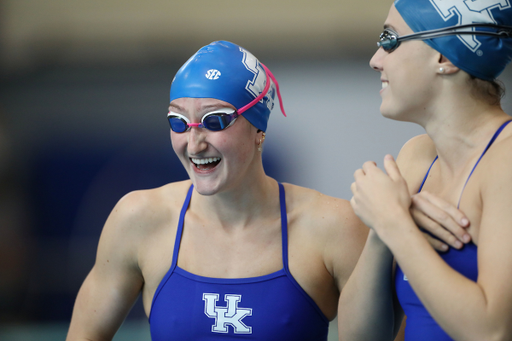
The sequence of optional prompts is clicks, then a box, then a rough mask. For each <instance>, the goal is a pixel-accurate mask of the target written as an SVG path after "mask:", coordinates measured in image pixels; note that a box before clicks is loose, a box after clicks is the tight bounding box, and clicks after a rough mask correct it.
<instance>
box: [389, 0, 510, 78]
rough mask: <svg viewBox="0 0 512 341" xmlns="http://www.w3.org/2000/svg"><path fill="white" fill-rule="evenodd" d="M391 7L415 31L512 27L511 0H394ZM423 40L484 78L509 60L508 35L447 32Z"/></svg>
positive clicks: (495, 71) (496, 73) (498, 69)
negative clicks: (486, 24) (470, 26)
mask: <svg viewBox="0 0 512 341" xmlns="http://www.w3.org/2000/svg"><path fill="white" fill-rule="evenodd" d="M395 7H396V9H397V10H398V12H399V13H400V15H401V16H402V18H403V19H404V20H405V22H406V23H407V25H409V27H410V28H411V29H412V30H413V31H414V32H415V33H417V32H422V31H427V30H433V29H439V28H445V27H450V26H460V25H466V24H474V23H490V24H495V25H506V26H512V7H511V0H395ZM475 30H481V31H484V30H487V31H493V32H496V30H494V29H489V28H480V27H475V28H473V31H475ZM425 43H427V44H428V45H430V47H432V48H434V49H435V50H437V51H438V52H440V53H441V54H443V55H444V56H446V57H447V58H448V59H449V60H450V61H451V62H452V63H453V64H454V65H455V66H457V67H458V68H460V69H462V70H464V71H466V72H467V73H469V74H470V75H473V76H475V77H477V78H481V79H485V80H493V79H496V78H497V77H498V76H499V75H500V74H501V72H502V71H503V70H504V69H505V67H506V66H507V64H508V63H509V62H510V61H511V60H512V39H511V37H510V36H508V37H507V36H503V37H492V36H484V35H449V36H444V37H441V38H434V39H428V40H425Z"/></svg>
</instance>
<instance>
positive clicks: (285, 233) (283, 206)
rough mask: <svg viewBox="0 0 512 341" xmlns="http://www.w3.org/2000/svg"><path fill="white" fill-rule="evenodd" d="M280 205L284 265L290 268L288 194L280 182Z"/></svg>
mask: <svg viewBox="0 0 512 341" xmlns="http://www.w3.org/2000/svg"><path fill="white" fill-rule="evenodd" d="M279 206H280V208H281V243H282V252H283V267H284V270H285V271H286V273H289V272H290V270H288V216H287V215H286V195H285V192H284V186H283V184H281V183H279Z"/></svg>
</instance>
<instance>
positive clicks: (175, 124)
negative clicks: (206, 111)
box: [167, 115, 188, 133]
mask: <svg viewBox="0 0 512 341" xmlns="http://www.w3.org/2000/svg"><path fill="white" fill-rule="evenodd" d="M167 118H168V119H169V124H170V125H171V129H172V131H174V132H176V133H183V132H185V131H186V130H187V129H188V126H187V122H186V121H185V120H184V119H182V118H180V117H178V116H174V115H172V116H171V115H169V116H167Z"/></svg>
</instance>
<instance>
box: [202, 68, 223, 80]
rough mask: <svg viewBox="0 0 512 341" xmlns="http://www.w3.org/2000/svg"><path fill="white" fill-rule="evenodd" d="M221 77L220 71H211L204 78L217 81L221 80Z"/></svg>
mask: <svg viewBox="0 0 512 341" xmlns="http://www.w3.org/2000/svg"><path fill="white" fill-rule="evenodd" d="M220 75H221V73H220V71H219V70H215V69H211V70H208V71H207V72H206V74H205V75H204V76H205V77H206V78H208V79H210V80H216V79H219V77H220Z"/></svg>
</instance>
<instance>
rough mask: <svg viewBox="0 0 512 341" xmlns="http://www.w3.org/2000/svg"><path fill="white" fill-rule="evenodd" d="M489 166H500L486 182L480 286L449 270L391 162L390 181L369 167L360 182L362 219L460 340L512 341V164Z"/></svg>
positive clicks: (358, 195) (388, 166) (444, 325)
mask: <svg viewBox="0 0 512 341" xmlns="http://www.w3.org/2000/svg"><path fill="white" fill-rule="evenodd" d="M489 154H491V153H490V152H489V153H488V155H486V156H488V157H490V155H489ZM502 156H503V155H502ZM486 163H488V164H491V165H495V166H494V167H488V168H489V169H486V170H485V171H486V174H487V175H486V177H485V181H484V182H483V183H482V191H481V196H482V201H483V203H484V205H483V212H482V218H481V222H480V234H479V242H478V244H479V248H478V269H479V277H478V281H477V282H476V283H475V282H473V281H471V280H469V279H467V278H466V277H464V276H462V275H461V274H459V273H458V272H456V271H455V270H453V269H452V268H451V267H450V266H448V265H447V264H446V263H445V262H444V261H443V260H442V259H441V258H440V257H439V255H438V254H437V253H436V252H435V251H434V250H433V249H432V248H431V247H430V245H429V244H428V242H427V241H426V240H425V238H424V237H423V235H422V234H421V232H419V230H418V229H417V227H416V225H415V223H414V221H413V219H412V217H411V215H410V213H409V204H410V197H409V193H408V191H407V185H406V184H405V180H403V178H402V177H401V175H400V172H399V171H398V168H397V167H396V164H395V163H394V161H393V159H392V158H391V157H390V156H387V157H386V159H385V163H384V166H385V169H386V171H387V173H388V174H387V175H386V174H384V173H383V172H382V171H380V170H379V169H378V168H377V167H375V166H373V165H370V164H365V167H364V168H363V171H361V172H360V173H359V174H358V177H357V179H356V183H357V185H356V186H357V191H356V194H355V196H354V198H355V205H354V208H355V210H356V213H357V214H358V215H359V216H360V217H361V218H362V220H363V221H365V223H366V224H367V225H369V226H370V227H372V228H373V229H374V230H375V231H376V233H377V234H378V235H379V237H380V238H381V240H382V241H383V242H384V243H385V244H386V245H387V246H388V247H389V249H390V250H391V252H392V253H393V254H394V255H395V257H396V259H397V261H398V262H399V263H400V267H401V268H402V270H403V271H404V273H405V274H406V275H407V277H408V280H409V283H410V284H411V286H412V287H413V288H414V290H415V292H416V294H417V295H418V297H419V298H420V300H421V301H422V302H423V303H424V305H425V307H426V308H427V310H428V311H429V312H430V313H431V315H432V316H433V317H434V319H435V320H436V321H437V322H438V323H439V324H440V325H441V327H442V328H443V329H444V330H445V331H446V332H447V333H448V334H449V335H450V336H452V337H453V338H454V339H457V340H510V339H511V338H512V324H511V323H510V321H512V289H511V288H512V287H511V284H512V270H511V269H512V248H510V245H509V244H510V240H512V228H511V225H512V210H511V209H510V206H511V204H512V158H510V157H507V158H505V160H504V158H503V157H502V158H501V159H500V160H498V161H496V162H493V161H492V160H486Z"/></svg>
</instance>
